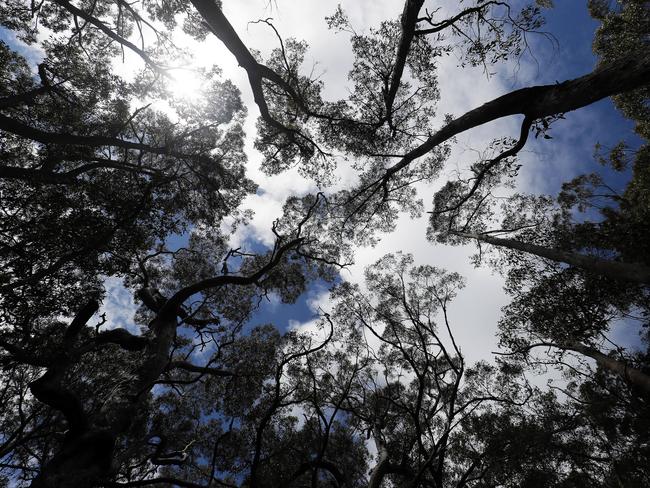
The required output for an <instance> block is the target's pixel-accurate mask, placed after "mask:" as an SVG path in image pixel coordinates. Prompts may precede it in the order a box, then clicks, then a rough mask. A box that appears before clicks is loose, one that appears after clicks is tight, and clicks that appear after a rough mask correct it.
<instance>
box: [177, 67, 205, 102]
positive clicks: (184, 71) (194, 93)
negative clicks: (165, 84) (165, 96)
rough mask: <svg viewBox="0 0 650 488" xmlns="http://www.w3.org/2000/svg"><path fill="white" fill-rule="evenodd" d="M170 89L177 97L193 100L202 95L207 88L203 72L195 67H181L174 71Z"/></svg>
mask: <svg viewBox="0 0 650 488" xmlns="http://www.w3.org/2000/svg"><path fill="white" fill-rule="evenodd" d="M169 83H170V86H169V90H170V91H171V92H172V93H173V94H174V97H175V98H183V99H186V100H192V99H196V98H199V97H200V96H201V92H202V90H203V89H204V88H205V87H204V83H205V79H204V78H203V76H201V73H200V72H199V71H198V70H196V69H193V68H179V69H176V70H174V71H173V72H172V74H171V77H170V79H169Z"/></svg>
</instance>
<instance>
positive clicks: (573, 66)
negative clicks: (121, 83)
mask: <svg viewBox="0 0 650 488" xmlns="http://www.w3.org/2000/svg"><path fill="white" fill-rule="evenodd" d="M338 3H340V4H341V6H342V8H343V9H344V10H345V11H346V13H347V14H348V16H349V18H350V21H351V23H352V25H353V26H354V28H355V30H357V32H367V31H368V29H369V28H370V27H373V26H377V25H378V24H379V22H380V21H382V20H384V19H396V18H398V16H399V15H400V13H401V10H402V8H403V2H402V1H398V0H347V1H346V0H343V1H340V2H339V0H300V1H295V0H271V1H269V0H237V1H235V0H223V8H224V11H225V13H226V16H227V17H228V18H229V20H230V22H231V24H232V25H233V27H234V28H235V30H236V31H237V32H238V33H239V35H240V37H241V38H242V40H243V42H244V43H245V44H246V45H247V46H248V47H249V48H250V49H257V50H259V51H261V52H262V53H263V54H265V53H269V52H270V49H272V48H275V47H277V46H278V41H277V39H276V37H275V35H274V33H273V32H272V31H271V29H269V28H268V27H267V26H265V25H264V24H252V23H250V22H253V21H255V20H258V19H262V18H263V19H269V18H271V19H272V22H273V24H274V26H275V27H276V28H277V30H278V31H279V32H280V34H281V35H282V37H283V38H288V37H294V38H296V39H299V40H305V41H307V42H308V44H309V46H310V48H309V51H308V53H307V56H306V62H305V66H306V68H307V69H311V68H312V67H313V69H314V72H315V73H319V74H320V77H321V79H322V80H323V82H324V85H325V90H324V97H325V98H327V99H331V100H334V99H339V98H344V97H345V96H346V95H347V87H348V80H347V73H348V71H349V70H350V69H351V67H352V61H353V59H352V54H351V50H350V48H349V42H348V37H347V35H346V34H341V33H339V34H336V33H334V32H333V31H329V30H328V29H327V25H326V22H325V20H324V18H325V16H328V15H332V14H333V13H334V11H335V9H336V7H337V4H338ZM438 5H441V6H442V7H443V10H441V12H440V16H441V17H442V16H443V14H444V12H448V13H453V12H455V11H457V9H458V2H453V1H443V2H436V6H438ZM432 6H433V2H427V3H426V4H425V7H429V8H430V9H431V7H432ZM546 17H547V20H548V22H547V25H546V26H545V27H544V30H546V31H548V32H550V33H552V34H553V36H555V39H556V40H557V43H555V42H549V41H548V39H546V38H545V37H543V36H537V37H535V36H533V37H531V39H530V43H531V50H532V52H533V53H534V57H531V56H524V57H523V58H521V59H520V60H512V61H509V62H507V63H503V64H501V65H498V66H497V69H495V70H494V71H495V72H496V74H494V75H492V76H490V77H487V76H486V75H485V73H484V72H483V71H482V69H480V68H477V69H472V68H463V69H461V68H458V67H457V59H455V58H454V57H453V56H452V57H448V58H442V59H441V64H440V67H439V70H438V76H439V83H440V93H441V99H440V102H439V105H438V113H439V114H445V113H450V114H454V115H456V116H458V115H461V114H462V113H464V112H465V111H467V110H469V109H472V108H474V107H477V106H479V105H481V104H482V103H484V102H486V101H488V100H490V99H492V98H495V97H497V96H499V95H502V94H504V93H506V92H508V91H511V90H513V89H517V88H520V87H523V86H528V85H531V84H550V83H555V82H557V81H560V82H561V81H564V80H566V79H568V78H574V77H576V76H580V75H582V74H585V73H588V72H589V71H591V70H592V69H593V68H594V65H595V57H594V55H593V54H592V52H591V41H592V39H593V34H594V30H595V28H596V26H597V25H596V22H594V21H593V20H592V19H591V18H590V17H589V14H588V11H587V7H586V1H580V0H556V1H555V8H554V9H550V10H547V11H546ZM1 35H2V36H3V38H5V39H6V38H7V35H6V33H4V34H1ZM13 43H14V44H15V41H13ZM177 43H178V44H179V45H183V46H186V47H187V49H188V51H189V52H190V53H192V54H193V56H192V57H191V58H190V57H188V58H187V59H186V60H183V64H185V65H187V67H188V68H193V67H197V66H211V65H213V64H217V65H218V66H220V67H221V69H222V70H223V74H224V78H230V79H231V80H232V81H233V82H234V83H235V84H236V85H237V86H238V87H239V88H240V90H241V91H242V98H243V100H244V104H245V105H246V106H247V107H248V109H249V113H248V118H247V121H246V126H245V128H246V133H247V143H246V147H247V154H248V157H249V163H248V171H249V175H250V176H251V177H252V179H253V180H254V181H256V182H257V183H258V184H259V185H260V191H258V193H257V194H256V195H253V196H250V197H249V198H247V200H246V202H245V206H246V207H248V208H251V209H252V210H254V212H255V217H254V219H253V221H252V223H251V225H250V226H248V227H246V228H240V230H239V231H238V232H237V233H236V234H235V236H233V247H236V246H238V245H240V244H244V245H249V246H251V245H253V244H254V242H255V241H258V242H261V243H264V244H267V245H269V244H271V242H272V240H273V236H272V234H271V229H270V222H272V221H273V220H274V219H275V218H277V217H279V216H280V214H281V210H282V204H283V203H284V201H285V199H286V198H287V197H288V196H289V195H304V194H307V193H312V192H314V191H316V189H317V187H316V185H315V184H314V183H313V182H311V181H308V180H305V179H304V178H302V177H301V176H299V175H298V174H297V172H296V171H294V170H292V171H289V172H287V173H284V174H281V175H277V176H272V177H269V176H267V175H264V174H263V173H262V172H261V171H260V170H259V164H260V161H261V156H260V155H259V153H257V152H256V151H255V149H254V148H253V145H252V143H253V139H254V134H255V121H256V118H257V116H258V115H259V112H258V110H257V107H256V105H255V104H254V102H253V97H252V93H251V90H250V88H249V85H248V81H247V78H246V73H245V71H244V70H243V69H241V68H239V67H238V66H237V63H236V61H235V59H234V57H233V56H232V55H231V54H230V53H229V52H228V51H227V50H226V49H225V47H224V46H223V45H222V44H221V43H220V42H219V40H218V39H216V38H215V37H214V36H208V38H207V39H206V41H204V42H197V41H195V40H193V39H190V38H189V37H186V36H182V35H181V36H179V37H178V39H177ZM125 59H126V60H125V62H124V63H122V62H121V61H119V62H117V64H116V66H115V69H116V71H117V72H121V73H123V74H125V75H128V73H129V72H132V71H133V65H134V63H138V62H139V60H138V59H137V58H135V56H130V55H129V54H128V53H127V56H126V58H125ZM171 83H172V84H173V87H174V88H175V89H176V90H177V91H178V92H179V93H180V94H183V95H184V96H187V97H189V98H191V97H192V96H195V93H196V91H197V89H198V88H199V87H198V86H197V84H196V83H197V82H196V77H195V76H193V72H192V70H191V69H187V70H175V71H174V72H173V81H172V82H171ZM520 122H521V119H520V118H519V117H511V118H508V119H502V120H498V121H495V122H492V123H490V124H486V125H485V126H482V127H479V128H476V129H473V130H471V131H468V132H466V133H463V134H461V135H460V136H458V137H457V141H456V144H454V149H453V151H452V155H451V157H450V159H449V161H448V163H447V165H446V167H445V170H444V171H443V174H442V175H441V177H440V183H439V184H442V183H443V182H444V181H446V178H445V176H447V175H450V174H451V172H452V171H454V170H455V169H456V168H458V167H463V166H466V165H467V164H468V163H471V162H472V158H473V157H474V154H475V153H474V150H477V149H478V150H481V149H483V148H485V147H486V146H487V144H488V143H489V141H490V140H491V139H493V138H494V137H502V136H510V137H516V136H517V135H518V133H519V125H520ZM551 135H552V136H553V139H552V140H550V141H547V140H541V139H540V140H534V139H533V140H531V141H529V144H528V145H527V146H526V148H525V149H524V151H523V152H522V153H521V154H520V159H521V161H522V162H523V163H524V166H523V168H522V171H521V173H520V175H519V178H518V190H520V191H525V192H534V193H556V192H557V191H558V190H559V188H560V185H561V183H562V182H563V181H566V180H568V179H570V178H571V177H573V176H575V175H577V174H581V173H583V172H585V171H588V170H589V169H590V168H592V167H593V166H594V162H593V148H594V144H595V143H596V142H600V143H602V144H603V145H604V146H605V147H607V146H613V145H614V144H616V143H617V142H618V141H619V140H621V139H626V140H630V141H633V140H634V138H633V135H632V126H631V124H630V123H629V122H628V121H626V120H625V119H623V118H622V117H621V116H620V115H619V114H618V113H617V112H616V111H615V110H614V108H613V105H612V103H611V102H610V101H609V100H605V101H601V102H599V103H596V104H594V105H592V106H589V107H587V108H584V109H581V110H579V111H577V112H573V113H571V114H568V115H567V119H566V120H564V121H561V123H559V124H558V125H557V126H553V128H552V131H551ZM339 174H340V175H341V181H340V182H339V184H340V185H341V186H345V184H346V183H349V181H350V177H351V172H350V171H349V170H347V169H346V168H345V167H342V168H340V171H339ZM617 178H619V177H618V176H617ZM620 183H621V184H622V183H623V181H622V180H621V181H620ZM437 188H438V186H437V185H429V186H428V187H426V186H420V187H419V191H420V197H421V198H423V200H424V202H425V207H426V208H425V209H426V210H430V209H431V200H432V195H433V193H434V191H435V190H436V189H437ZM426 227H427V222H426V214H425V216H423V217H422V218H420V219H410V218H409V217H408V216H403V217H401V218H400V219H399V221H398V224H397V227H396V229H395V231H394V232H392V233H390V234H388V235H385V236H383V238H382V240H381V241H380V243H379V244H378V245H377V246H376V247H374V248H364V249H358V250H357V253H356V258H355V263H354V265H352V266H350V267H349V268H348V269H346V270H343V271H342V273H341V279H342V280H349V281H352V282H356V283H362V279H363V270H364V268H365V267H366V266H368V265H370V264H372V263H373V262H375V261H376V260H377V259H379V258H380V257H381V256H383V255H384V254H386V253H388V252H395V251H402V252H405V253H412V254H413V255H414V257H415V262H416V264H430V265H433V266H436V267H440V268H446V269H448V270H449V271H456V272H458V273H460V274H461V275H463V276H464V277H465V278H466V280H467V286H466V287H465V288H464V289H463V290H462V291H460V293H459V294H458V297H457V298H456V299H455V301H454V302H453V303H452V305H451V307H450V319H451V324H452V327H453V329H454V333H455V336H456V340H457V342H458V343H459V345H460V347H461V349H462V351H463V353H464V354H465V356H466V358H467V359H468V360H469V361H470V362H473V361H476V360H479V359H487V360H491V359H492V358H493V356H492V354H491V352H492V351H494V350H496V349H497V345H496V338H495V331H496V324H497V322H498V319H499V316H500V308H501V307H502V306H503V305H505V304H506V303H507V301H508V300H507V297H506V296H505V294H504V292H503V290H502V287H503V279H502V278H501V277H500V276H498V275H496V274H494V273H493V271H492V270H490V269H489V268H487V267H480V268H475V267H473V266H472V264H471V263H470V259H469V257H470V255H471V254H473V253H474V247H473V246H468V247H449V246H442V245H435V244H433V243H430V242H428V241H427V240H426V237H425V233H426ZM181 240H182V239H181ZM107 291H108V299H107V301H106V303H105V304H104V311H106V312H108V317H109V320H111V321H112V323H113V325H114V326H126V327H130V328H132V322H131V317H132V314H133V312H134V311H135V308H136V306H137V305H136V304H135V303H134V301H133V299H132V297H130V295H129V294H128V293H127V292H126V291H125V290H124V289H123V288H122V287H121V284H120V283H119V281H118V280H114V279H111V280H109V281H108V282H107ZM327 303H328V300H327V287H326V286H325V285H324V284H323V283H316V284H314V286H312V288H310V289H309V290H308V292H307V293H306V294H305V295H303V296H302V297H300V299H299V300H298V302H297V303H296V304H293V305H285V304H281V303H280V301H279V300H278V299H277V298H276V297H270V300H269V301H267V302H265V303H263V304H262V306H261V308H260V310H259V311H258V312H257V313H256V315H255V317H254V318H253V323H260V324H262V323H274V324H275V325H276V326H278V327H279V328H280V329H282V330H286V329H287V328H300V329H302V330H307V329H309V328H310V327H311V326H312V325H313V319H314V318H315V317H316V316H317V314H318V309H319V307H321V308H324V309H327V306H328V305H327Z"/></svg>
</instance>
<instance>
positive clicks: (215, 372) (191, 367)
mask: <svg viewBox="0 0 650 488" xmlns="http://www.w3.org/2000/svg"><path fill="white" fill-rule="evenodd" d="M167 369H168V370H171V369H182V370H185V371H191V372H192V373H201V374H209V375H212V376H220V377H228V376H235V373H233V372H232V371H228V370H225V369H219V368H209V367H205V366H197V365H195V364H192V363H189V362H187V361H172V362H171V363H169V366H168V367H167Z"/></svg>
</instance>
